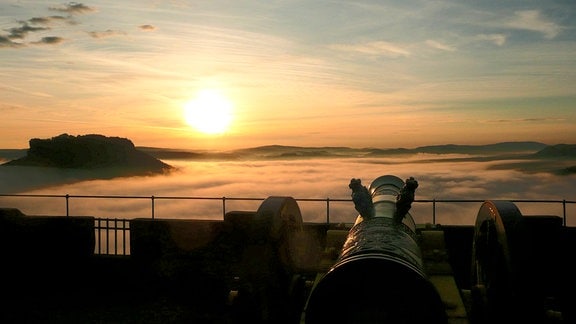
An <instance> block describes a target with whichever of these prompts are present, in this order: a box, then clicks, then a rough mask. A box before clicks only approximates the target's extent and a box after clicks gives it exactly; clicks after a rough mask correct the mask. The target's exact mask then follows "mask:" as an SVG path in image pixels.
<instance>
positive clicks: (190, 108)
mask: <svg viewBox="0 0 576 324" xmlns="http://www.w3.org/2000/svg"><path fill="white" fill-rule="evenodd" d="M232 108H233V104H232V102H231V101H230V100H228V98H227V97H226V96H225V95H224V94H222V93H221V92H220V91H218V90H216V89H204V90H201V91H199V92H198V93H197V94H196V97H194V98H193V99H192V100H190V101H189V102H187V103H186V104H185V105H184V120H185V121H186V123H187V124H188V125H190V126H191V127H193V128H194V129H196V130H197V131H199V132H202V133H204V134H208V135H214V134H222V133H224V132H226V131H227V130H228V129H229V127H230V125H231V124H232Z"/></svg>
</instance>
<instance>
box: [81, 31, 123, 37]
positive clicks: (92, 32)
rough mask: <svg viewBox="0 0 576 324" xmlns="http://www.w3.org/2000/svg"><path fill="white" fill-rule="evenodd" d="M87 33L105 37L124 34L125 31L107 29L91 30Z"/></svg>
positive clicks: (92, 35)
mask: <svg viewBox="0 0 576 324" xmlns="http://www.w3.org/2000/svg"><path fill="white" fill-rule="evenodd" d="M88 35H90V36H91V37H93V38H105V37H112V36H119V35H126V33H125V32H122V31H117V30H112V29H108V30H105V31H91V32H88Z"/></svg>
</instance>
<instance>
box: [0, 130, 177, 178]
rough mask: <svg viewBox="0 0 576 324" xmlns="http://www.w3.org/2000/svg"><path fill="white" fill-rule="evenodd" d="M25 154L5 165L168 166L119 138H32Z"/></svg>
mask: <svg viewBox="0 0 576 324" xmlns="http://www.w3.org/2000/svg"><path fill="white" fill-rule="evenodd" d="M29 144H30V148H29V149H28V152H27V155H26V156H25V157H22V158H20V159H16V160H12V161H10V162H7V163H5V164H4V165H20V166H42V167H56V168H73V169H98V168H126V169H129V170H132V171H136V172H152V173H158V172H164V171H167V170H169V169H170V168H171V166H170V165H168V164H166V163H164V162H162V161H160V160H158V159H156V158H154V157H152V156H150V155H149V154H147V153H144V152H142V151H139V150H137V149H136V148H135V146H134V144H133V143H132V141H130V140H129V139H126V138H121V137H107V136H103V135H97V134H90V135H78V136H72V135H68V134H61V135H58V136H56V137H52V138H50V139H39V138H33V139H31V140H30V142H29Z"/></svg>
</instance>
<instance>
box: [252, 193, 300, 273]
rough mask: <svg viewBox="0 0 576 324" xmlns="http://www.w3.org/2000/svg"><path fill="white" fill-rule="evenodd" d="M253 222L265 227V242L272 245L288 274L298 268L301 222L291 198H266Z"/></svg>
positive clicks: (294, 201) (296, 206) (298, 209)
mask: <svg viewBox="0 0 576 324" xmlns="http://www.w3.org/2000/svg"><path fill="white" fill-rule="evenodd" d="M255 222H256V223H257V224H260V225H263V226H265V228H266V229H265V230H264V231H265V235H266V240H267V241H268V242H270V243H272V244H273V245H274V246H275V247H276V249H277V253H278V258H279V260H280V263H281V264H282V266H283V267H284V268H285V269H286V270H287V271H289V272H292V271H294V270H295V269H296V268H298V256H297V252H298V251H299V249H298V247H297V243H298V242H297V238H298V237H299V234H301V233H302V228H303V220H302V214H301V213H300V207H298V203H297V202H296V200H295V199H294V198H292V197H268V198H266V200H264V201H263V202H262V204H261V205H260V207H259V208H258V210H257V211H256V218H255Z"/></svg>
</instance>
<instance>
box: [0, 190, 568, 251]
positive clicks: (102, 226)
mask: <svg viewBox="0 0 576 324" xmlns="http://www.w3.org/2000/svg"><path fill="white" fill-rule="evenodd" d="M0 197H17V198H54V199H63V200H64V202H65V208H66V216H67V217H68V216H70V215H71V213H70V200H72V199H136V200H148V201H149V202H150V217H151V219H155V209H156V207H155V203H156V201H158V200H203V201H207V200H213V201H221V215H222V217H224V215H225V214H226V212H227V211H228V210H227V202H229V201H264V200H265V199H266V198H239V197H186V196H114V195H69V194H66V195H49V194H0ZM294 199H295V200H296V201H298V202H314V203H322V204H325V210H326V214H325V215H326V218H325V222H326V224H330V223H331V215H330V206H331V204H332V203H336V202H338V203H340V202H351V201H352V200H351V199H333V198H294ZM506 200H508V199H506ZM484 201H486V199H417V200H415V201H414V204H413V208H414V207H415V206H416V205H420V204H431V209H432V210H431V215H432V219H431V221H430V222H428V223H431V224H434V225H435V224H437V211H438V204H451V203H457V204H462V203H483V202H484ZM508 201H510V202H513V203H538V204H542V203H546V204H559V205H561V208H562V213H561V214H562V215H561V217H562V219H563V224H564V226H566V221H567V206H568V205H574V204H576V201H573V200H566V199H562V200H545V199H542V200H537V199H510V200H508ZM94 229H95V232H96V233H95V234H96V245H95V251H94V253H96V254H102V255H129V254H130V220H128V219H122V218H98V217H97V218H95V224H94Z"/></svg>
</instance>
